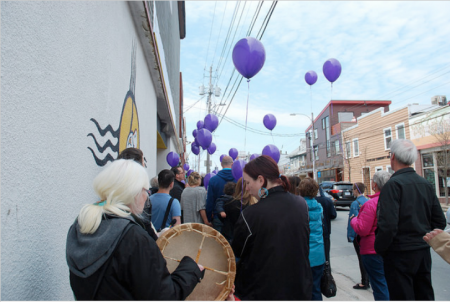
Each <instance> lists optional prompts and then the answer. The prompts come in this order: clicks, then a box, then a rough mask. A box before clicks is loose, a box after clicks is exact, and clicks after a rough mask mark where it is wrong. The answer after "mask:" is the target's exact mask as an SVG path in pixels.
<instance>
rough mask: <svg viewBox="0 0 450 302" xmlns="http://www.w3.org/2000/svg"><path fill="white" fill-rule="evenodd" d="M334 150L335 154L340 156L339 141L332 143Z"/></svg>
mask: <svg viewBox="0 0 450 302" xmlns="http://www.w3.org/2000/svg"><path fill="white" fill-rule="evenodd" d="M334 148H335V150H336V154H340V153H341V148H339V140H337V141H334Z"/></svg>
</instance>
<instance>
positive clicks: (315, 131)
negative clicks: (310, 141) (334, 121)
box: [314, 128, 319, 139]
mask: <svg viewBox="0 0 450 302" xmlns="http://www.w3.org/2000/svg"><path fill="white" fill-rule="evenodd" d="M318 138H319V136H318V135H317V128H316V129H314V139H318Z"/></svg>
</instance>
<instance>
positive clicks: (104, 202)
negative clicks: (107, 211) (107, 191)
mask: <svg viewBox="0 0 450 302" xmlns="http://www.w3.org/2000/svg"><path fill="white" fill-rule="evenodd" d="M94 204H95V205H96V206H101V207H102V206H104V205H105V204H106V200H103V201H101V202H99V203H94Z"/></svg>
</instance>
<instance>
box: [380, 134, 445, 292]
mask: <svg viewBox="0 0 450 302" xmlns="http://www.w3.org/2000/svg"><path fill="white" fill-rule="evenodd" d="M416 159H417V149H416V146H415V145H414V144H413V142H411V141H410V140H407V139H397V140H394V141H393V142H392V144H391V152H390V161H391V167H392V169H393V170H394V171H395V173H394V174H393V175H392V177H391V178H390V179H389V181H388V182H387V183H386V184H385V185H384V187H383V189H382V190H381V193H380V198H379V201H378V209H377V218H378V224H377V231H376V236H375V251H376V252H377V254H379V255H381V256H383V261H384V273H385V276H386V282H387V285H388V289H389V296H390V299H391V300H434V291H433V286H432V283H431V254H430V247H429V246H428V244H427V243H426V242H425V241H424V240H423V239H422V237H423V236H424V235H425V234H426V233H428V232H430V231H432V230H433V229H436V228H437V229H443V228H445V217H444V213H443V212H442V208H441V205H440V203H439V200H438V198H437V196H436V193H435V189H434V187H433V186H432V185H431V183H429V182H428V181H427V180H426V179H424V178H423V177H421V176H419V175H417V173H416V171H414V169H413V168H411V167H410V166H411V165H412V164H413V163H414V162H415V161H416Z"/></svg>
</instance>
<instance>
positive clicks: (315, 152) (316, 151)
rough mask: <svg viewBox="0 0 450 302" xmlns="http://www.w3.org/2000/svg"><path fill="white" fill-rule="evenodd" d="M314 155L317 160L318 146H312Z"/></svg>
mask: <svg viewBox="0 0 450 302" xmlns="http://www.w3.org/2000/svg"><path fill="white" fill-rule="evenodd" d="M314 155H315V156H316V160H319V146H315V147H314Z"/></svg>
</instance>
